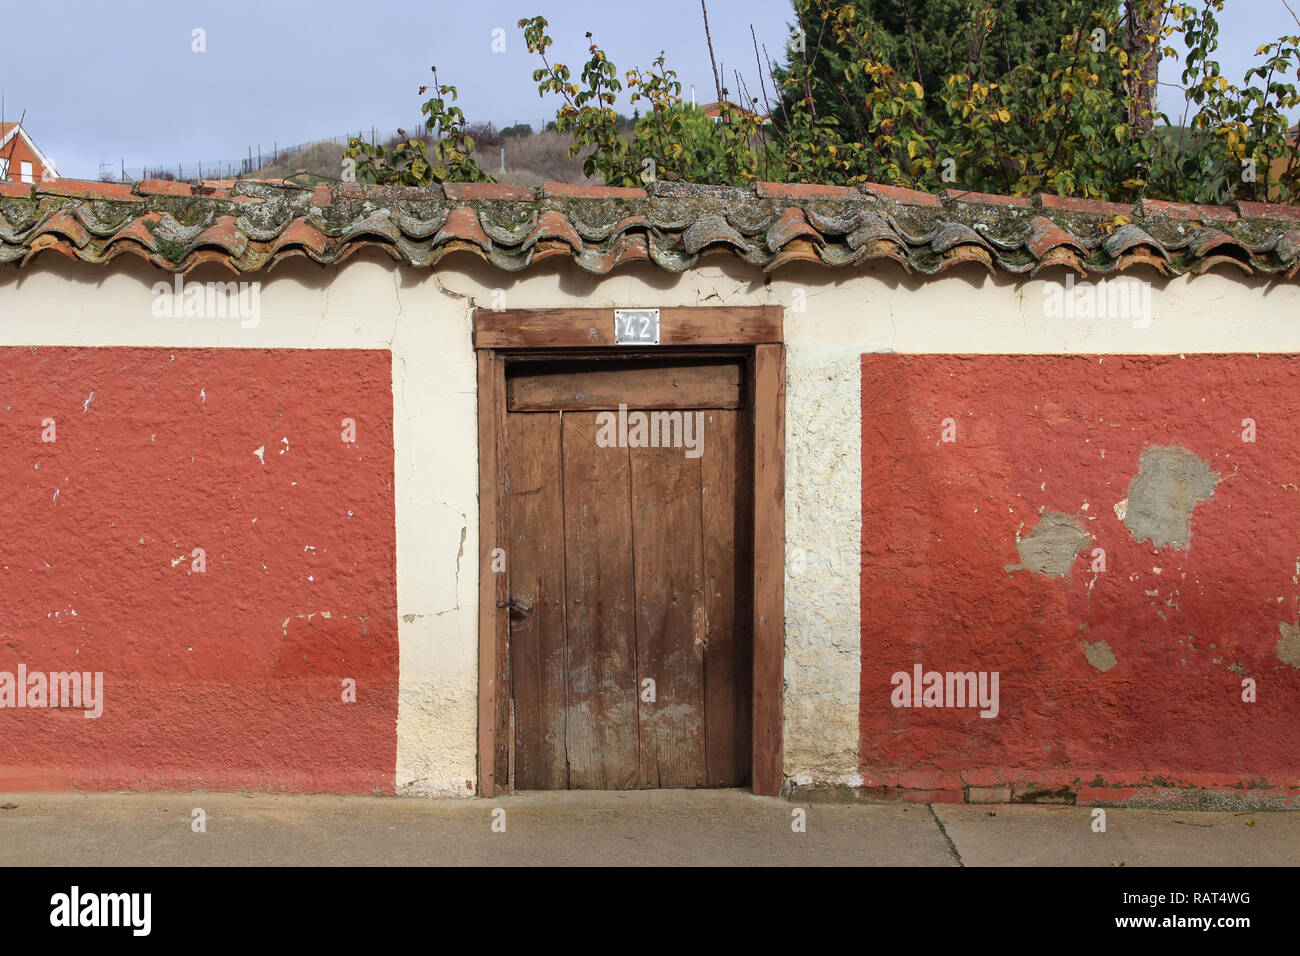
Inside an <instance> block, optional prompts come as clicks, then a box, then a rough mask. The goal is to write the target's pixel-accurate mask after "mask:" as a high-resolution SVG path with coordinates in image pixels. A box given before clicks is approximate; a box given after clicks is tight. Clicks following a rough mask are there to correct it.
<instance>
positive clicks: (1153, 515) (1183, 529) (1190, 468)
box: [1123, 445, 1219, 548]
mask: <svg viewBox="0 0 1300 956" xmlns="http://www.w3.org/2000/svg"><path fill="white" fill-rule="evenodd" d="M1218 483H1219V474H1218V472H1214V471H1210V466H1209V465H1207V464H1206V463H1205V462H1204V461H1202V460H1201V459H1200V458H1198V457H1197V456H1196V455H1194V454H1193V453H1192V452H1190V451H1188V450H1187V449H1186V448H1177V447H1162V446H1160V445H1151V446H1148V447H1147V448H1144V449H1142V458H1141V460H1140V461H1139V462H1138V473H1137V474H1136V475H1135V476H1134V477H1133V482H1132V484H1130V485H1129V488H1128V499H1127V504H1126V506H1125V509H1124V518H1123V520H1124V524H1125V525H1126V526H1127V527H1128V530H1129V532H1130V533H1131V534H1132V535H1133V540H1134V541H1138V542H1142V541H1150V542H1151V543H1152V544H1154V545H1155V546H1156V547H1157V548H1166V547H1169V548H1186V547H1187V545H1188V544H1189V543H1190V541H1191V537H1192V530H1191V518H1192V510H1193V509H1194V508H1195V507H1196V504H1197V502H1199V501H1206V500H1207V499H1209V498H1210V496H1211V495H1213V494H1214V488H1215V486H1216V485H1217V484H1218Z"/></svg>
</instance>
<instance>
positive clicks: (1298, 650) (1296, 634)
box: [1277, 621, 1300, 668]
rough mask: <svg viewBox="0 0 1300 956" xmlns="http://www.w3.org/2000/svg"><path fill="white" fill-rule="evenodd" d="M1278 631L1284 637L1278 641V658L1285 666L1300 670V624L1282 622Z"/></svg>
mask: <svg viewBox="0 0 1300 956" xmlns="http://www.w3.org/2000/svg"><path fill="white" fill-rule="evenodd" d="M1277 629H1278V630H1279V631H1281V632H1282V636H1281V637H1279V638H1278V639H1277V656H1278V658H1279V659H1280V660H1281V661H1282V662H1283V663H1284V664H1290V665H1291V666H1292V667H1297V668H1300V624H1288V623H1287V622H1286V621H1281V622H1279V623H1278V625H1277Z"/></svg>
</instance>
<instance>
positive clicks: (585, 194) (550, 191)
mask: <svg viewBox="0 0 1300 956" xmlns="http://www.w3.org/2000/svg"><path fill="white" fill-rule="evenodd" d="M542 192H543V193H544V194H545V195H547V196H558V197H560V198H563V199H645V198H647V193H646V191H645V190H644V189H634V188H632V187H630V186H586V185H581V184H576V185H575V184H573V183H542Z"/></svg>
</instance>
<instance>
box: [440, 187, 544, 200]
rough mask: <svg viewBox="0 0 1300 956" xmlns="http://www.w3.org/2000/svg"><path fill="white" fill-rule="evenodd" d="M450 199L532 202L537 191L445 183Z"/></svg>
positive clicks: (524, 188) (528, 188) (445, 191)
mask: <svg viewBox="0 0 1300 956" xmlns="http://www.w3.org/2000/svg"><path fill="white" fill-rule="evenodd" d="M442 190H443V192H444V193H446V194H447V198H448V199H461V200H470V199H494V200H497V201H508V202H532V200H533V199H535V198H536V196H537V191H536V190H535V189H533V188H532V187H531V186H502V185H500V184H499V183H445V184H444V185H443V187H442Z"/></svg>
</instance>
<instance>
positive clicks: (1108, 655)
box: [1079, 641, 1119, 674]
mask: <svg viewBox="0 0 1300 956" xmlns="http://www.w3.org/2000/svg"><path fill="white" fill-rule="evenodd" d="M1079 643H1080V644H1082V645H1083V656H1084V657H1086V658H1088V663H1089V664H1091V665H1092V666H1093V667H1095V668H1097V670H1099V671H1101V672H1102V673H1103V674H1104V673H1106V671H1108V670H1110V669H1111V668H1112V667H1114V666H1115V665H1116V664H1118V663H1119V661H1118V660H1117V659H1116V657H1115V652H1114V651H1112V650H1111V649H1110V645H1109V644H1107V643H1106V642H1105V641H1098V642H1097V643H1095V644H1089V643H1088V642H1087V641H1080V642H1079Z"/></svg>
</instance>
